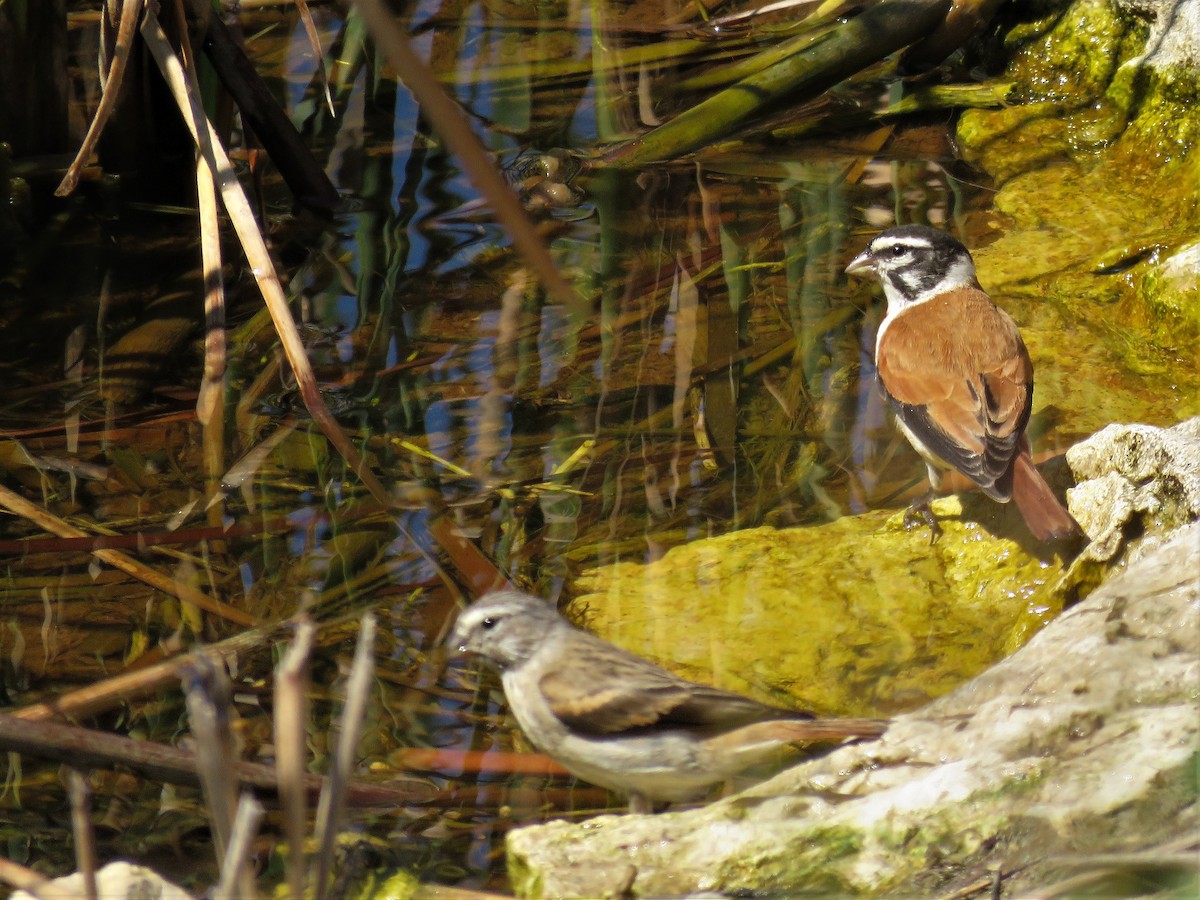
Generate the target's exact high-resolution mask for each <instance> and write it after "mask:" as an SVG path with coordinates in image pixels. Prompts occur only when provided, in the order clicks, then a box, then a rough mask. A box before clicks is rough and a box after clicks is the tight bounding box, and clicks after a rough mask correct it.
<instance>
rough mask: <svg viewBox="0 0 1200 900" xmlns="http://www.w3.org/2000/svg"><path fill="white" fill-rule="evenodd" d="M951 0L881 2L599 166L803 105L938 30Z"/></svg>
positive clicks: (679, 150) (684, 148) (633, 160)
mask: <svg viewBox="0 0 1200 900" xmlns="http://www.w3.org/2000/svg"><path fill="white" fill-rule="evenodd" d="M949 8H950V0H882V2H880V3H877V4H874V5H872V6H868V7H867V8H866V9H865V10H864V11H863V12H862V13H860V14H859V15H858V16H856V17H854V18H853V19H851V20H850V21H848V22H845V23H843V24H842V25H840V26H839V27H837V28H835V29H833V30H832V31H830V32H829V34H828V35H826V36H825V37H824V39H822V40H819V41H817V42H815V43H813V44H811V45H809V46H807V47H805V48H804V49H803V50H800V51H799V52H797V53H795V54H794V55H792V56H790V57H789V58H788V59H786V60H784V61H782V62H779V63H776V64H775V65H772V66H770V67H768V68H766V69H764V70H763V71H761V72H756V73H754V74H753V75H749V76H747V77H746V78H744V79H742V80H741V81H739V82H737V83H736V84H734V85H731V86H730V87H728V88H726V89H725V90H723V91H719V92H718V93H716V94H713V95H712V96H711V97H709V98H708V99H706V100H703V101H701V102H700V103H698V104H696V105H695V106H693V107H691V108H690V109H687V110H685V111H684V112H682V113H680V114H679V115H678V116H676V117H675V118H673V119H672V120H671V121H669V122H667V123H666V124H665V125H660V126H659V127H658V128H655V129H653V130H652V131H650V132H648V133H646V134H644V135H642V137H640V138H637V139H636V140H633V141H630V142H629V143H628V144H624V145H622V146H620V147H617V148H616V149H614V150H611V151H609V152H608V153H607V154H605V155H604V156H603V157H601V159H600V164H602V165H606V166H615V167H617V168H619V169H627V170H628V169H640V168H641V167H643V166H646V165H649V164H651V163H655V162H661V161H663V160H668V159H674V158H676V157H679V156H682V155H684V154H686V153H689V152H691V151H692V150H696V149H698V148H700V147H704V146H705V145H707V144H710V143H712V142H713V141H714V140H717V139H719V138H721V137H723V136H725V135H727V134H729V133H730V132H731V131H732V130H733V129H734V128H736V127H737V126H738V125H740V124H741V123H742V122H744V121H745V120H747V119H748V118H750V117H751V116H753V115H756V114H758V113H760V112H762V111H763V110H764V109H765V108H766V107H767V106H768V105H770V104H772V103H779V102H781V101H785V100H786V102H787V103H789V104H798V103H803V102H805V101H807V100H811V99H812V98H813V97H816V96H817V95H818V94H820V93H821V92H822V91H824V90H826V89H828V88H830V87H833V85H835V84H837V83H838V82H839V81H842V80H843V79H845V78H848V77H849V76H851V75H853V74H855V73H857V72H859V71H861V70H862V69H864V68H866V67H867V66H869V65H871V64H872V63H874V62H878V61H879V60H881V59H883V58H884V57H886V56H888V55H890V54H891V53H893V52H895V51H896V50H899V49H900V48H901V47H904V46H906V45H908V44H911V43H912V42H913V41H915V40H918V39H919V38H921V37H923V36H924V35H926V34H928V33H929V32H931V31H932V30H933V29H934V28H935V27H937V25H938V23H939V22H941V21H942V20H943V19H944V18H945V16H946V12H947V10H948V9H949Z"/></svg>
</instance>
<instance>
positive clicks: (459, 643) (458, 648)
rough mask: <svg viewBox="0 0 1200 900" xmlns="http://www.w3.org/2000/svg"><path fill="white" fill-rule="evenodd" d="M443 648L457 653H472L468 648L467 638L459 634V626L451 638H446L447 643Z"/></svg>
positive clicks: (452, 632)
mask: <svg viewBox="0 0 1200 900" xmlns="http://www.w3.org/2000/svg"><path fill="white" fill-rule="evenodd" d="M443 646H444V647H446V649H448V650H453V651H454V652H455V653H468V652H470V648H469V647H468V646H467V637H466V635H464V634H460V633H459V629H458V626H457V625H456V626H455V627H454V630H453V631H451V632H450V636H449V637H447V638H446V643H445V644H444V645H443Z"/></svg>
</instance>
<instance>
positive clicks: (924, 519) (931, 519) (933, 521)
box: [904, 500, 942, 546]
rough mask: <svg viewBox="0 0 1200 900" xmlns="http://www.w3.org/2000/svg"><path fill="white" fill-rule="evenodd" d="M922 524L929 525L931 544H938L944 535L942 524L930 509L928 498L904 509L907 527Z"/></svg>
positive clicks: (916, 526)
mask: <svg viewBox="0 0 1200 900" xmlns="http://www.w3.org/2000/svg"><path fill="white" fill-rule="evenodd" d="M922 525H928V526H929V544H930V546H932V545H933V544H936V543H937V540H938V538H940V537H941V536H942V526H941V525H939V524H938V520H937V516H935V515H934V514H933V510H932V509H930V507H929V501H928V500H922V501H920V502H918V503H914V504H913V505H912V506H910V507H909V508H908V509H906V510H905V511H904V527H905V528H919V527H920V526H922Z"/></svg>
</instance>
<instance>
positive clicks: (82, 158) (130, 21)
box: [54, 0, 144, 197]
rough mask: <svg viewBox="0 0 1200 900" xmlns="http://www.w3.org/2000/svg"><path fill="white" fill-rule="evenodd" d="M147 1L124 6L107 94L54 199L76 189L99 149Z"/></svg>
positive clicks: (106, 83) (128, 0)
mask: <svg viewBox="0 0 1200 900" xmlns="http://www.w3.org/2000/svg"><path fill="white" fill-rule="evenodd" d="M143 2H144V0H125V2H124V3H123V4H121V24H120V26H119V28H118V29H117V43H116V46H115V48H114V49H113V57H112V65H111V66H109V69H108V77H107V78H105V79H104V93H103V94H102V95H101V97H100V105H99V106H97V107H96V115H94V116H92V124H91V125H89V126H88V132H87V135H86V136H84V139H83V143H82V144H81V145H80V147H79V152H78V153H77V154H75V159H74V161H73V162H72V163H71V166H70V168H68V169H67V174H66V175H64V176H63V180H62V182H61V183H60V184H59V185H58V187H57V188H56V189H55V191H54V196H56V197H65V196H67V195H68V194H70V193H71V192H72V191H73V190H75V185H77V184H78V183H79V171H80V170H81V169H82V168H83V167H84V166H85V165H86V164H87V161H88V159H89V158H90V157H91V155H92V151H93V150H94V149H96V144H97V142H98V141H99V140H100V135H101V134H102V133H103V131H104V126H105V125H106V124H107V123H108V119H109V116H111V115H112V111H113V109H114V107H116V105H117V97H118V95H119V94H120V93H121V82H122V81H123V80H124V78H125V64H126V63H127V62H128V61H129V49H130V47H132V46H133V32H134V30H135V29H136V28H137V21H138V17H139V16H141V14H142V4H143Z"/></svg>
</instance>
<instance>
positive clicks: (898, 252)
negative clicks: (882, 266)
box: [892, 244, 908, 258]
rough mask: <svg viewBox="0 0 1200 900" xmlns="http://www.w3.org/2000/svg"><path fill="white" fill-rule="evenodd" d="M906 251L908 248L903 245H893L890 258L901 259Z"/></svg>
mask: <svg viewBox="0 0 1200 900" xmlns="http://www.w3.org/2000/svg"><path fill="white" fill-rule="evenodd" d="M907 249H908V248H906V247H905V246H904V245H903V244H895V245H893V247H892V256H895V257H897V258H898V257H901V256H903V255H904V253H905V251H906V250H907Z"/></svg>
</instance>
